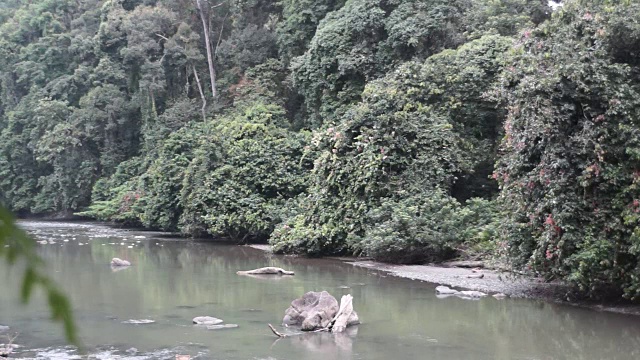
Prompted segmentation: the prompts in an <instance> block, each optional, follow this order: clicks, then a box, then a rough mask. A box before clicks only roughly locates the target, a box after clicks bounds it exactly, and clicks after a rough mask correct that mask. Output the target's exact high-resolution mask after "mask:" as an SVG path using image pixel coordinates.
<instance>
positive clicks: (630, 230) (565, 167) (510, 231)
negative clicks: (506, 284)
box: [494, 1, 640, 300]
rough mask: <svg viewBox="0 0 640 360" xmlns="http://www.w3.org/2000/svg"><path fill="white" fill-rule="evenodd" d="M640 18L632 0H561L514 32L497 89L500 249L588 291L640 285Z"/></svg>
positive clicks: (630, 293) (624, 290)
mask: <svg viewBox="0 0 640 360" xmlns="http://www.w3.org/2000/svg"><path fill="white" fill-rule="evenodd" d="M638 15H640V6H639V5H638V4H635V3H633V4H632V3H628V4H620V5H617V6H615V7H611V6H610V5H606V4H600V3H599V2H593V3H590V2H589V3H586V2H578V1H576V2H568V3H566V4H565V5H564V8H563V10H561V11H559V12H558V13H557V14H555V15H554V16H553V18H552V20H551V21H550V22H549V23H546V24H543V25H542V26H541V27H539V28H537V29H535V30H533V31H527V32H524V33H523V34H522V37H521V38H520V40H519V45H518V47H517V48H516V51H517V56H516V57H515V60H514V62H513V65H511V66H509V67H508V69H509V71H507V72H505V74H504V80H503V87H501V88H500V89H499V90H500V91H501V94H502V96H503V100H504V101H505V107H506V108H508V109H509V113H508V115H507V119H506V122H505V124H504V129H505V137H504V140H503V143H502V150H501V158H500V160H499V161H498V167H497V171H496V173H495V175H494V176H495V177H496V178H497V179H498V180H499V181H500V186H501V190H502V191H501V196H500V198H501V203H502V206H503V208H504V210H505V212H504V216H505V220H506V221H505V224H504V225H505V226H504V230H503V231H504V237H503V239H502V241H503V244H504V245H505V250H506V251H507V252H508V253H509V254H510V255H511V257H512V259H513V262H514V265H516V266H518V267H528V268H530V269H531V270H533V271H536V272H538V273H540V274H542V275H544V276H545V277H546V278H547V279H553V278H560V279H565V280H568V281H570V282H571V283H573V284H575V285H577V286H578V288H579V289H580V290H581V291H582V293H586V294H590V295H591V296H594V297H597V296H599V295H602V294H603V292H602V291H606V292H605V294H608V295H613V294H624V295H625V296H626V297H628V298H630V299H634V300H635V299H637V298H638V295H639V294H640V290H639V289H640V284H639V282H638V280H637V279H638V275H639V274H638V271H640V263H639V262H638V245H637V244H638V239H639V238H638V234H639V233H640V231H639V229H640V228H639V225H640V223H639V220H640V217H639V216H638V206H639V205H638V201H639V200H638V194H639V193H638V179H639V176H640V172H638V169H640V136H639V135H640V132H639V125H640V102H639V99H640V97H639V91H640V88H639V87H638V80H640V77H639V76H638V74H639V71H638V70H640V69H639V68H638V62H637V59H636V57H635V55H632V54H633V53H634V51H635V49H639V48H640V36H638V34H639V33H638V31H637V29H638V25H637V24H635V23H634V22H633V21H629V20H628V19H633V18H636V17H637V16H638ZM622 39H623V40H622ZM621 40H622V41H621ZM621 44H623V45H622V46H621ZM623 49H624V50H623Z"/></svg>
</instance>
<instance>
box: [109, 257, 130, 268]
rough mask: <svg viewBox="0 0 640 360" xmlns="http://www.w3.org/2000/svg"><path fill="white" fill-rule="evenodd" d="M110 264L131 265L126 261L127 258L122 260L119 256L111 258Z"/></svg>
mask: <svg viewBox="0 0 640 360" xmlns="http://www.w3.org/2000/svg"><path fill="white" fill-rule="evenodd" d="M111 266H113V267H118V266H131V263H130V262H128V261H127V260H122V259H120V258H113V259H112V260H111Z"/></svg>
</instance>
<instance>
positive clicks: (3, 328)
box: [0, 325, 9, 332]
mask: <svg viewBox="0 0 640 360" xmlns="http://www.w3.org/2000/svg"><path fill="white" fill-rule="evenodd" d="M3 331H9V327H8V326H5V325H0V332H3Z"/></svg>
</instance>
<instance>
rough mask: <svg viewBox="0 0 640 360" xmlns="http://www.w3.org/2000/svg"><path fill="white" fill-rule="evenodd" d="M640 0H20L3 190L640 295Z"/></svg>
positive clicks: (132, 215)
mask: <svg viewBox="0 0 640 360" xmlns="http://www.w3.org/2000/svg"><path fill="white" fill-rule="evenodd" d="M638 19H640V1H637V0H625V1H607V0H567V1H563V2H562V4H561V6H554V8H553V9H552V8H551V7H550V6H549V4H547V1H546V0H499V1H496V0H346V1H345V0H281V1H273V0H272V1H269V0H226V1H225V0H221V1H219V2H218V1H214V0H73V1H72V0H41V1H29V0H4V1H0V24H1V25H0V203H2V204H4V205H5V206H6V207H8V208H9V209H11V210H12V211H13V212H15V213H17V214H18V215H21V216H32V215H42V214H47V215H52V214H56V215H60V214H62V215H70V214H81V215H84V216H89V217H92V218H96V219H100V220H108V221H116V222H120V223H123V224H126V225H134V226H144V227H147V228H150V229H161V230H168V231H179V232H181V233H183V234H187V235H191V236H213V237H225V238H230V239H233V240H235V241H238V242H264V241H269V242H270V243H271V244H272V245H273V246H274V249H275V250H276V251H279V252H286V253H298V254H307V255H311V256H319V255H328V254H356V255H364V256H370V257H373V258H375V259H379V260H383V261H388V262H398V263H424V262H428V261H439V260H444V259H450V258H454V257H467V258H483V257H490V256H491V257H493V256H498V257H500V258H501V259H506V260H508V262H509V263H510V264H511V265H512V266H513V267H514V268H516V269H519V270H523V271H528V272H531V273H535V274H539V275H542V276H544V277H545V278H547V279H562V280H567V281H569V282H571V283H572V284H574V285H576V287H577V288H578V289H579V290H581V291H582V292H583V293H585V294H589V295H591V296H594V297H598V296H601V295H603V294H607V295H613V296H624V297H626V298H629V299H632V300H637V299H640V188H639V186H640V23H639V22H638Z"/></svg>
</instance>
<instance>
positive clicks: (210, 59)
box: [196, 0, 217, 99]
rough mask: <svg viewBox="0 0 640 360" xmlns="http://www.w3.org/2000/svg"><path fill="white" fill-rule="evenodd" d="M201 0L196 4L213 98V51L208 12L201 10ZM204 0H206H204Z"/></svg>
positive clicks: (214, 79) (214, 83) (214, 95)
mask: <svg viewBox="0 0 640 360" xmlns="http://www.w3.org/2000/svg"><path fill="white" fill-rule="evenodd" d="M200 1H201V0H196V6H197V7H198V11H199V12H200V20H202V30H203V32H204V42H205V46H206V48H207V62H208V63H209V77H210V78H211V95H212V96H213V98H214V99H215V98H216V96H217V93H216V69H215V68H214V67H213V52H212V51H211V41H209V24H208V21H207V19H206V18H207V17H208V15H209V12H208V11H207V12H206V13H205V12H204V11H203V10H202V4H201V3H200ZM205 1H206V0H205Z"/></svg>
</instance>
